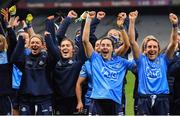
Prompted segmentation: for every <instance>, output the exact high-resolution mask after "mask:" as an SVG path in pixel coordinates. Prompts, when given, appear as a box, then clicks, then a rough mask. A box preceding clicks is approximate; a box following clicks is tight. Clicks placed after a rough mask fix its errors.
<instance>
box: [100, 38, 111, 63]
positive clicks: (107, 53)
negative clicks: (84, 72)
mask: <svg viewBox="0 0 180 116" xmlns="http://www.w3.org/2000/svg"><path fill="white" fill-rule="evenodd" d="M113 50H114V48H113V42H112V41H111V40H110V39H102V40H101V42H100V51H101V55H102V57H103V58H104V59H105V60H110V59H111V57H112V53H113Z"/></svg>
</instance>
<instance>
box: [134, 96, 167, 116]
mask: <svg viewBox="0 0 180 116" xmlns="http://www.w3.org/2000/svg"><path fill="white" fill-rule="evenodd" d="M137 107H138V108H137V114H138V115H169V98H168V95H139V98H138V106H137Z"/></svg>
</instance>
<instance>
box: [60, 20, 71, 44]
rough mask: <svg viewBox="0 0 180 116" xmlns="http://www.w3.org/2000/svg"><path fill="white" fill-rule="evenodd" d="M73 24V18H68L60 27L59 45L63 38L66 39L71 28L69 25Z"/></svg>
mask: <svg viewBox="0 0 180 116" xmlns="http://www.w3.org/2000/svg"><path fill="white" fill-rule="evenodd" d="M71 22H72V18H70V17H66V18H65V19H64V21H63V22H62V23H61V24H60V25H59V29H58V30H57V39H58V43H60V42H61V41H62V39H63V38H65V34H66V31H67V29H68V27H69V25H70V24H71Z"/></svg>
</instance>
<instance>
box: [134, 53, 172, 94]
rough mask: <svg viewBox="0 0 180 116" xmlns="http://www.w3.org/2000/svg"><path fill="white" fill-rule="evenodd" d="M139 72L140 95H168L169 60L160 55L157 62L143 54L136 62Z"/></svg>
mask: <svg viewBox="0 0 180 116" xmlns="http://www.w3.org/2000/svg"><path fill="white" fill-rule="evenodd" d="M136 63H137V70H138V81H139V85H138V93H139V94H168V93H169V87H168V82H167V74H166V73H167V66H168V64H169V59H168V58H167V56H166V55H165V54H160V55H159V56H158V57H157V58H156V59H155V60H153V61H151V60H149V58H148V57H147V56H146V55H144V54H141V55H140V56H139V58H138V59H137V60H136Z"/></svg>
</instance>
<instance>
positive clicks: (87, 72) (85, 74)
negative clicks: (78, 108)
mask: <svg viewBox="0 0 180 116" xmlns="http://www.w3.org/2000/svg"><path fill="white" fill-rule="evenodd" d="M91 76H92V73H91V63H90V61H89V60H87V61H86V62H85V64H84V65H83V66H82V68H81V71H80V77H81V78H86V79H88V89H87V92H86V94H85V105H87V106H88V105H90V103H91V99H90V96H91V92H92V78H91Z"/></svg>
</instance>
